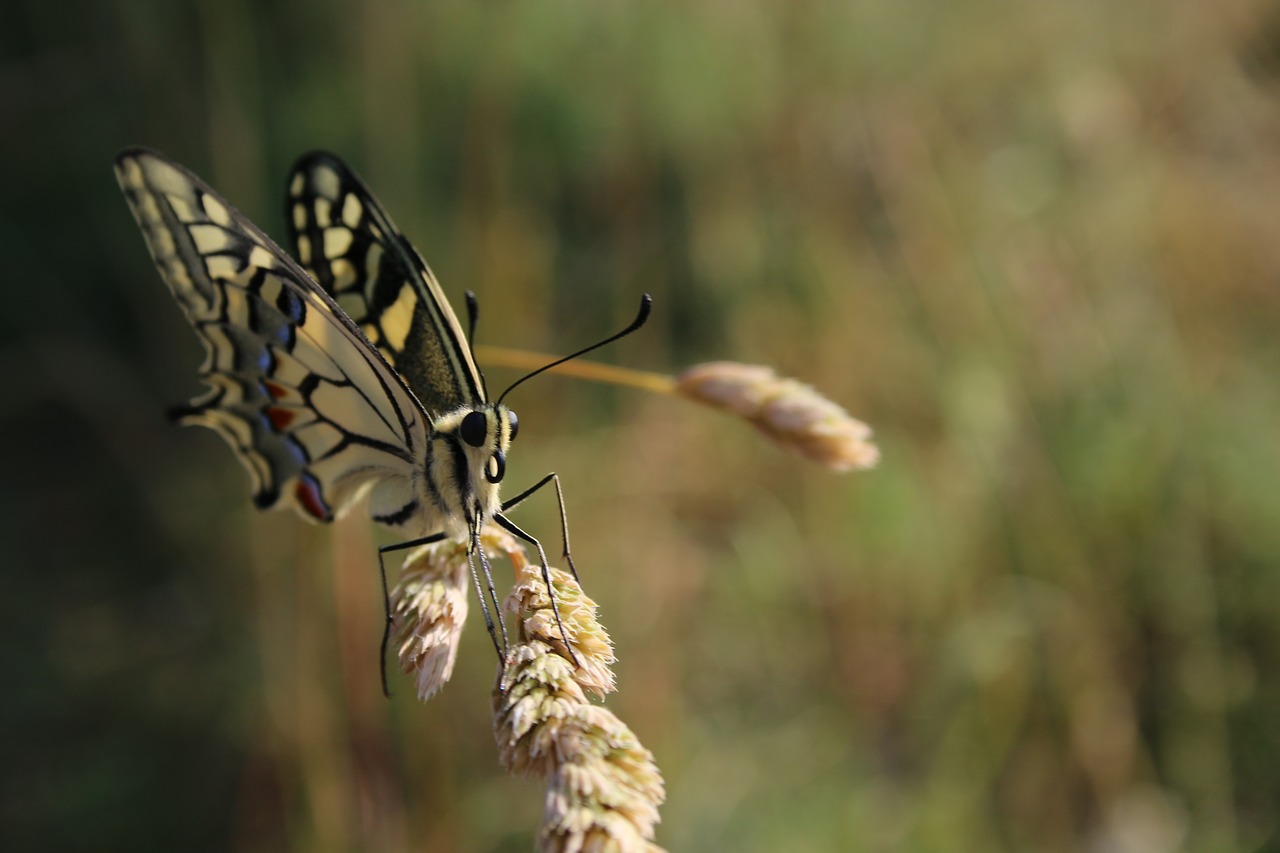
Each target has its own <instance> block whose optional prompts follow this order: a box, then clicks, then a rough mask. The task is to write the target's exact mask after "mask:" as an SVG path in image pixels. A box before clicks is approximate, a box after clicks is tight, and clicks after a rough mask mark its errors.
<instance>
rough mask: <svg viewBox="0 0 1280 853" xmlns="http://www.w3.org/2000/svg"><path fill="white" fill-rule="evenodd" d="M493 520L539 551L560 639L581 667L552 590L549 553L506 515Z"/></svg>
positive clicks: (574, 663)
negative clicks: (548, 563)
mask: <svg viewBox="0 0 1280 853" xmlns="http://www.w3.org/2000/svg"><path fill="white" fill-rule="evenodd" d="M493 520H494V521H496V522H498V524H499V525H500V526H501V527H502V528H503V529H504V530H506V531H507V532H508V533H510V534H511V535H513V536H516V537H519V538H520V539H523V540H524V541H526V542H528V543H529V544H530V545H532V546H533V547H535V548H537V549H538V560H539V562H540V564H541V566H542V582H543V583H544V584H546V585H547V597H548V598H550V599H551V612H552V613H554V614H555V617H556V627H558V628H559V629H560V639H562V640H564V647H565V650H566V651H568V652H569V657H570V659H571V660H572V661H573V665H574V666H575V667H581V666H582V664H580V663H579V662H578V656H577V654H575V653H574V651H573V645H572V644H571V643H570V642H569V635H568V634H567V633H565V630H564V622H562V621H561V620H560V607H559V606H558V605H557V604H556V593H555V590H554V589H552V588H551V568H550V566H548V565H547V552H546V551H544V550H542V543H541V542H539V541H538V540H537V539H534V538H533V537H532V536H530V535H529V534H528V533H525V532H524V531H523V530H521V529H520V528H519V527H517V526H516V525H515V524H514V523H512V522H511V521H510V520H509V519H508V518H507V517H506V516H504V515H495V516H494V517H493Z"/></svg>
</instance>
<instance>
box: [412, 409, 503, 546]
mask: <svg viewBox="0 0 1280 853" xmlns="http://www.w3.org/2000/svg"><path fill="white" fill-rule="evenodd" d="M518 427H519V421H518V419H517V418H516V415H515V413H514V412H512V411H511V410H510V409H508V408H507V407H506V406H503V405H501V404H497V405H495V404H492V403H481V404H477V405H474V406H464V407H462V408H459V409H456V410H454V411H452V412H449V413H447V414H445V415H441V416H439V417H436V418H434V419H433V420H432V422H431V438H430V449H429V452H428V454H427V460H426V464H425V466H424V471H423V473H424V475H425V478H424V479H425V482H424V484H423V485H424V487H425V490H426V493H427V494H426V499H427V500H428V501H430V502H431V504H433V505H434V508H435V509H436V510H437V511H438V514H439V521H440V526H439V528H438V529H443V530H444V531H446V532H447V533H448V534H449V536H450V537H452V538H454V539H465V538H468V537H469V536H470V535H471V528H472V526H473V524H474V523H475V520H476V518H477V515H478V516H479V518H480V520H481V521H483V520H484V519H488V518H492V517H493V516H494V515H496V514H497V513H498V512H499V511H500V510H501V504H502V502H501V499H500V497H499V490H500V487H501V485H502V479H503V477H504V476H505V474H506V468H507V450H508V449H509V448H510V446H511V441H512V439H514V438H515V435H516V431H517V429H518Z"/></svg>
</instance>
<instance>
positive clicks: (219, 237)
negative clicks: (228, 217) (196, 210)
mask: <svg viewBox="0 0 1280 853" xmlns="http://www.w3.org/2000/svg"><path fill="white" fill-rule="evenodd" d="M187 233H189V234H190V235H191V239H192V241H193V242H194V243H195V244H196V251H197V252H199V253H200V254H202V255H212V254H214V253H216V252H220V251H222V250H224V249H226V248H227V247H228V246H230V245H231V235H230V234H228V233H227V230H226V229H225V228H222V227H221V226H218V225H210V224H208V223H203V224H200V225H192V226H191V227H190V228H188V229H187Z"/></svg>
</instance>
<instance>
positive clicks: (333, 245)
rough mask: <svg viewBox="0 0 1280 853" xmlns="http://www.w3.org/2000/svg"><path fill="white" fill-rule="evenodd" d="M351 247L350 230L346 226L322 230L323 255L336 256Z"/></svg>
mask: <svg viewBox="0 0 1280 853" xmlns="http://www.w3.org/2000/svg"><path fill="white" fill-rule="evenodd" d="M350 248H351V231H350V230H348V229H346V228H330V229H328V230H326V231H325V232H324V256H325V257H326V258H336V257H338V256H340V255H345V254H346V253H347V250H348V249H350Z"/></svg>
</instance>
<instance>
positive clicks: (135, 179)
mask: <svg viewBox="0 0 1280 853" xmlns="http://www.w3.org/2000/svg"><path fill="white" fill-rule="evenodd" d="M118 174H119V175H120V183H122V184H124V185H125V186H127V187H129V188H130V189H134V190H140V189H142V187H143V180H142V167H141V166H139V165H138V161H137V160H135V159H133V158H132V157H130V158H129V159H128V160H125V161H124V162H123V163H121V164H120V170H119V172H118Z"/></svg>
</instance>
